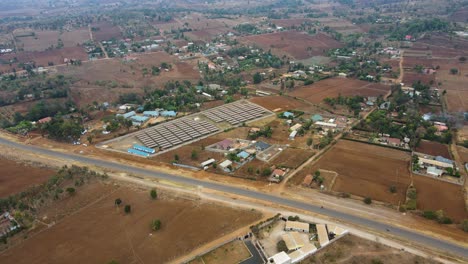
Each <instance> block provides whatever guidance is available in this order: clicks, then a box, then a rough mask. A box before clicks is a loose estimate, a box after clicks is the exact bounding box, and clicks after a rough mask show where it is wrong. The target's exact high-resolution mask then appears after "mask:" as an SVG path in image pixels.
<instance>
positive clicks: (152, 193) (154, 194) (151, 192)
mask: <svg viewBox="0 0 468 264" xmlns="http://www.w3.org/2000/svg"><path fill="white" fill-rule="evenodd" d="M150 196H151V198H152V199H153V200H154V199H156V198H158V193H157V192H156V190H155V189H152V190H151V191H150Z"/></svg>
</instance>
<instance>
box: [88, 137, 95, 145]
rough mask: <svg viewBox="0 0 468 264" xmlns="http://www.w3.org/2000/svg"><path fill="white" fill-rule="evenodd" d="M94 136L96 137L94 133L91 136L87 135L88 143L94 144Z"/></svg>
mask: <svg viewBox="0 0 468 264" xmlns="http://www.w3.org/2000/svg"><path fill="white" fill-rule="evenodd" d="M93 138H94V137H93V136H92V135H89V136H88V137H87V140H88V143H89V144H93Z"/></svg>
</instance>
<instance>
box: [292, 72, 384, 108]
mask: <svg viewBox="0 0 468 264" xmlns="http://www.w3.org/2000/svg"><path fill="white" fill-rule="evenodd" d="M388 91H390V86H386V85H383V84H379V83H371V82H365V81H361V80H355V79H347V78H329V79H325V80H322V81H319V82H316V83H314V84H311V85H307V86H302V87H300V88H297V89H294V90H293V91H292V92H290V93H289V95H290V96H295V97H299V98H302V99H304V100H307V101H309V102H311V103H314V104H321V103H323V99H325V98H327V97H337V96H338V95H340V94H341V95H342V96H353V95H361V96H378V95H384V94H386V93H387V92H388Z"/></svg>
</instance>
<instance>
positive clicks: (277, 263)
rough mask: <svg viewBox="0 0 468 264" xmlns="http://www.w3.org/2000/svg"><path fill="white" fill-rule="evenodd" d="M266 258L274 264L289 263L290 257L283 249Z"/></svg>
mask: <svg viewBox="0 0 468 264" xmlns="http://www.w3.org/2000/svg"><path fill="white" fill-rule="evenodd" d="M268 260H269V261H268V262H269V263H274V264H290V263H291V258H290V257H289V256H288V254H286V253H285V252H284V251H281V252H280V253H278V254H276V255H273V256H272V257H271V258H269V259H268Z"/></svg>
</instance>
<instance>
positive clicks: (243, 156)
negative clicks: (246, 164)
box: [237, 151, 250, 160]
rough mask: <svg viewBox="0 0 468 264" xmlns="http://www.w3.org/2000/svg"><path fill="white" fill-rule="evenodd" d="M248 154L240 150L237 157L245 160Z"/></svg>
mask: <svg viewBox="0 0 468 264" xmlns="http://www.w3.org/2000/svg"><path fill="white" fill-rule="evenodd" d="M249 156H250V154H249V153H248V152H246V151H241V152H239V153H238V154H237V157H239V158H240V159H241V160H245V159H247V158H248V157H249Z"/></svg>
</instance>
